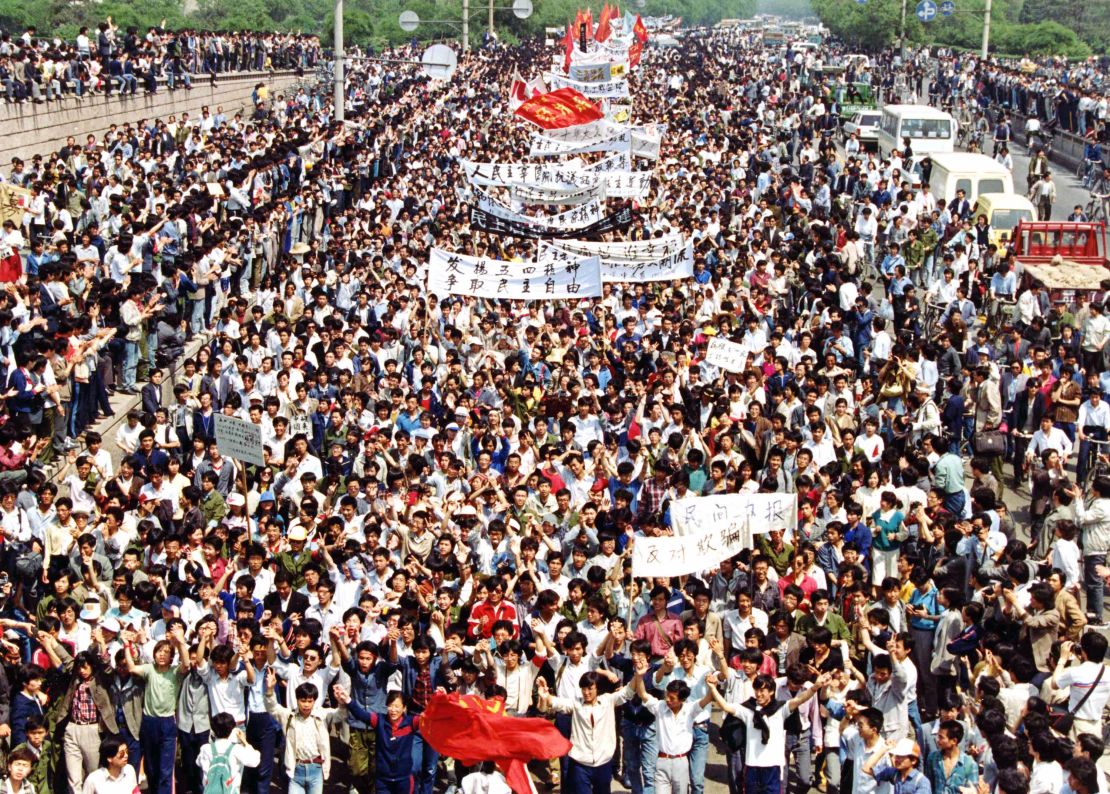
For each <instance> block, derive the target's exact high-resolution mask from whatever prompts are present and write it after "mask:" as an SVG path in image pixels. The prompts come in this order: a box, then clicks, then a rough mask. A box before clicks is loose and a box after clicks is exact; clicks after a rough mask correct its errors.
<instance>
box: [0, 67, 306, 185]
mask: <svg viewBox="0 0 1110 794" xmlns="http://www.w3.org/2000/svg"><path fill="white" fill-rule="evenodd" d="M301 79H303V78H298V77H297V75H296V73H295V72H292V71H288V72H272V73H271V72H247V73H237V74H233V75H225V76H221V77H220V78H219V79H218V80H217V81H216V84H215V85H213V84H212V83H211V81H210V80H209V79H208V78H207V77H203V76H198V78H197V79H196V80H194V81H193V87H192V89H191V90H188V91H186V90H185V89H184V88H180V87H179V88H178V89H177V90H176V91H170V90H169V89H167V88H166V87H165V85H160V86H159V88H158V91H157V93H155V94H151V95H149V96H148V95H144V93H143V90H142V86H141V84H140V87H139V90H138V91H137V92H136V93H135V95H134V96H126V97H124V98H122V99H121V98H120V97H119V96H117V95H114V94H113V95H112V96H107V97H106V96H104V95H103V94H97V95H95V96H86V98H85V99H82V100H78V99H76V98H75V97H73V96H66V97H64V98H63V99H61V100H60V101H55V102H46V103H43V104H40V105H36V104H34V103H33V102H28V103H27V104H24V105H15V104H0V140H2V141H3V142H4V147H3V149H2V150H0V165H2V166H3V167H4V169H5V170H7V167H8V166H9V164H10V163H11V158H13V157H19V158H22V159H24V160H26V159H29V158H30V157H31V156H32V155H35V154H45V153H47V152H51V151H57V150H58V149H60V148H61V147H62V146H63V145H64V144H65V140H66V138H67V137H68V136H70V135H73V136H74V137H75V138H76V139H77V141H78V142H79V143H84V141H85V136H87V135H90V134H92V135H96V136H97V137H100V135H101V134H102V133H103V132H104V131H105V130H107V129H108V128H109V127H110V126H111V125H112V124H123V123H125V122H132V123H134V122H135V121H138V120H139V119H143V118H166V117H169V116H170V115H172V114H177V115H178V116H180V115H181V114H182V113H185V112H188V113H189V115H190V116H194V117H195V116H197V115H199V114H200V109H201V107H202V106H204V105H208V106H209V107H210V108H211V109H212V111H213V112H215V110H216V107H217V106H222V107H223V109H224V113H225V114H226V115H227V116H228V117H231V116H234V115H235V113H236V112H237V111H238V110H241V109H244V108H246V109H249V108H250V97H251V91H252V90H254V86H255V85H257V84H258V83H260V82H265V83H266V84H267V85H268V86H269V88H270V94H271V96H273V94H274V93H275V92H277V91H281V90H283V89H287V88H289V87H290V86H293V85H294V84H295V83H297V82H298V81H299V80H301Z"/></svg>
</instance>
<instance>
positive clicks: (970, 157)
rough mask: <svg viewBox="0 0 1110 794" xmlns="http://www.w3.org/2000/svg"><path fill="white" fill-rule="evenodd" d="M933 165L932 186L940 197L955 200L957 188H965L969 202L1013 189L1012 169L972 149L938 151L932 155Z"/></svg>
mask: <svg viewBox="0 0 1110 794" xmlns="http://www.w3.org/2000/svg"><path fill="white" fill-rule="evenodd" d="M930 159H931V160H932V161H933V168H932V171H931V172H930V174H929V186H930V187H931V188H932V190H933V195H934V196H936V197H937V201H940V200H941V199H942V198H943V199H944V200H945V201H951V200H952V199H954V198H956V191H957V190H962V191H964V195H965V197H966V198H967V200H968V201H969V202H971V203H972V204H974V203H975V199H977V198H978V197H979V196H981V195H982V194H983V193H1013V192H1014V175H1013V174H1011V173H1010V171H1009V169H1008V168H1006V166H1004V165H1002V164H1001V163H999V162H997V161H995V160H994V158H992V157H987V155H985V154H973V153H971V152H950V153H947V154H934V155H932V156H931V158H930Z"/></svg>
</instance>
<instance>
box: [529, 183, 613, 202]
mask: <svg viewBox="0 0 1110 794" xmlns="http://www.w3.org/2000/svg"><path fill="white" fill-rule="evenodd" d="M509 195H510V196H511V197H512V200H513V201H519V202H520V203H522V204H562V205H565V206H569V207H573V206H576V205H578V204H584V203H586V202H588V201H594V200H596V199H603V198H605V183H604V182H599V183H598V185H597V186H596V187H578V186H577V185H526V184H523V183H519V182H514V183H513V184H512V185H511V186H510V187H509Z"/></svg>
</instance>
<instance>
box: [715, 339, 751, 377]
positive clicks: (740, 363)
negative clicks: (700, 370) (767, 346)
mask: <svg viewBox="0 0 1110 794" xmlns="http://www.w3.org/2000/svg"><path fill="white" fill-rule="evenodd" d="M705 362H706V363H707V364H712V365H713V366H715V367H718V368H719V369H723V370H724V371H725V372H743V371H744V368H745V367H746V366H747V365H748V348H746V347H745V346H744V345H741V344H737V343H736V342H731V341H729V340H728V339H722V338H721V337H719V336H715V337H713V338H712V339H710V340H709V347H708V348H706V351H705Z"/></svg>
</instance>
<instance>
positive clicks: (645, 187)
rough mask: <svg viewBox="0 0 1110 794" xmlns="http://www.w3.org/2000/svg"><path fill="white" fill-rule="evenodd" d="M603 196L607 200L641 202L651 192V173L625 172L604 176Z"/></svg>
mask: <svg viewBox="0 0 1110 794" xmlns="http://www.w3.org/2000/svg"><path fill="white" fill-rule="evenodd" d="M604 176H605V195H606V196H608V197H609V198H634V199H639V200H641V201H642V200H643V199H645V198H647V194H648V192H649V191H650V190H651V171H626V172H624V173H620V172H616V173H611V174H605V175H604Z"/></svg>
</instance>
